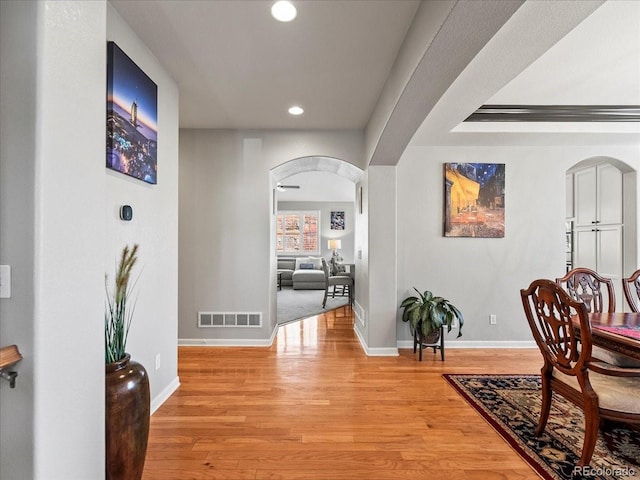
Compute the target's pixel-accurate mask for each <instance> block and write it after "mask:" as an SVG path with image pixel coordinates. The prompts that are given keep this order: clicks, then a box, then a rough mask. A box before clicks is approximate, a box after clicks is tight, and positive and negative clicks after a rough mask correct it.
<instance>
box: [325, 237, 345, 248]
mask: <svg viewBox="0 0 640 480" xmlns="http://www.w3.org/2000/svg"><path fill="white" fill-rule="evenodd" d="M327 248H328V249H329V250H340V249H341V248H342V240H338V239H335V238H332V239H331V240H329V242H328V245H327Z"/></svg>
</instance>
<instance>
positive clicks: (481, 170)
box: [444, 163, 505, 238]
mask: <svg viewBox="0 0 640 480" xmlns="http://www.w3.org/2000/svg"><path fill="white" fill-rule="evenodd" d="M504 170H505V165H504V164H503V163H445V164H444V236H445V237H475V238H501V237H504Z"/></svg>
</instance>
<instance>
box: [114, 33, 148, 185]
mask: <svg viewBox="0 0 640 480" xmlns="http://www.w3.org/2000/svg"><path fill="white" fill-rule="evenodd" d="M157 158H158V87H157V85H156V84H155V83H154V82H153V81H152V80H151V79H150V78H149V77H148V76H147V75H146V74H145V73H144V72H143V71H142V70H141V69H140V68H139V67H138V66H137V65H136V64H135V63H134V62H133V60H131V59H130V58H129V57H128V56H127V55H126V54H125V53H124V52H123V51H122V50H121V49H120V47H118V45H116V44H115V43H114V42H108V43H107V168H110V169H112V170H115V171H118V172H120V173H124V174H125V175H129V176H131V177H134V178H137V179H140V180H143V181H145V182H147V183H151V184H156V183H157V181H158V164H157Z"/></svg>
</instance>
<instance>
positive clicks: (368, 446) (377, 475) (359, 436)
mask: <svg viewBox="0 0 640 480" xmlns="http://www.w3.org/2000/svg"><path fill="white" fill-rule="evenodd" d="M523 328H524V325H523ZM540 365H541V358H540V354H539V352H538V350H537V349H502V350H496V349H449V350H446V361H445V362H441V361H440V354H439V353H438V354H435V355H434V354H433V353H432V351H426V352H425V354H424V359H423V361H422V362H418V360H417V356H416V355H414V354H413V351H412V350H400V355H399V356H398V357H367V356H366V355H365V354H364V352H363V350H362V348H361V347H360V344H359V343H358V340H357V338H356V336H355V334H354V331H353V315H352V312H351V310H350V309H349V308H348V307H343V308H341V309H338V310H336V311H333V312H328V313H326V314H324V315H321V316H318V317H312V318H310V319H307V320H304V321H301V322H294V323H291V324H289V325H286V326H284V327H281V328H280V330H279V332H278V335H277V339H276V342H275V343H274V345H273V346H272V347H270V348H261V347H252V348H240V347H233V348H220V347H180V348H179V349H178V374H179V377H180V383H181V386H180V388H179V389H178V390H177V391H176V392H175V393H174V394H173V395H172V396H171V397H170V398H169V399H168V400H167V401H166V402H165V404H164V405H162V406H161V407H160V408H159V409H158V410H157V411H156V413H155V414H154V415H153V417H152V418H151V432H150V437H149V447H148V453H147V460H146V463H145V471H144V476H143V480H179V479H194V480H197V479H224V480H234V479H242V480H248V479H270V480H275V479H282V480H337V479H348V480H359V479H363V480H364V479H366V480H385V479H412V480H415V479H434V480H437V479H443V480H444V479H446V480H458V479H460V480H474V479H478V480H480V479H482V480H498V479H509V480H518V479H536V478H539V477H538V476H537V474H535V472H534V471H533V470H532V469H531V468H530V467H529V466H528V465H527V464H526V462H524V461H523V460H522V459H521V458H520V457H519V456H518V455H517V454H516V453H514V452H513V450H511V448H510V447H509V446H508V445H507V443H506V442H505V441H504V440H502V439H501V438H500V437H499V436H498V434H497V433H495V431H494V430H493V429H492V428H491V427H490V426H488V425H487V423H485V421H484V420H483V419H482V418H481V417H480V416H479V415H478V414H477V413H476V412H475V411H474V410H473V409H472V408H471V407H469V406H468V405H467V403H466V402H465V401H464V400H463V399H462V397H460V396H459V395H458V394H457V393H456V392H455V391H454V390H453V389H452V388H451V387H450V386H449V385H448V384H447V383H446V382H445V381H444V380H443V379H442V373H539V371H540Z"/></svg>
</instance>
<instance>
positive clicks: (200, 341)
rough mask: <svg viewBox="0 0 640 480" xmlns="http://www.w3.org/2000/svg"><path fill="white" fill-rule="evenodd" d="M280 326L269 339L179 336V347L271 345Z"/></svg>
mask: <svg viewBox="0 0 640 480" xmlns="http://www.w3.org/2000/svg"><path fill="white" fill-rule="evenodd" d="M277 333H278V327H277V326H276V328H274V329H273V332H271V337H270V338H267V339H264V340H263V339H255V338H247V339H242V338H179V339H178V346H179V347H270V346H271V345H273V341H274V340H275V339H276V334H277Z"/></svg>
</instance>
